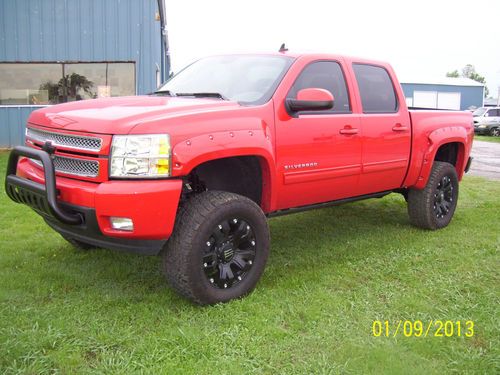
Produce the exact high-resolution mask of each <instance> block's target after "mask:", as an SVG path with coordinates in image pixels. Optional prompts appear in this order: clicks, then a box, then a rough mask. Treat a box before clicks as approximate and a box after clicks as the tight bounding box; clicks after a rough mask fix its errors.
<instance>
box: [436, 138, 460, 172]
mask: <svg viewBox="0 0 500 375" xmlns="http://www.w3.org/2000/svg"><path fill="white" fill-rule="evenodd" d="M459 146H460V144H459V143H458V142H454V143H446V144H444V145H442V146H441V147H439V149H438V150H437V152H436V157H435V158H434V160H435V161H445V162H447V163H450V164H453V165H454V166H455V167H456V166H457V159H458V151H459Z"/></svg>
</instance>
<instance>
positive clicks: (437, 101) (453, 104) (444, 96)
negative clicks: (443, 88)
mask: <svg viewBox="0 0 500 375" xmlns="http://www.w3.org/2000/svg"><path fill="white" fill-rule="evenodd" d="M460 97H461V96H460V93H459V92H438V91H414V92H413V106H414V107H417V108H434V109H455V110H460Z"/></svg>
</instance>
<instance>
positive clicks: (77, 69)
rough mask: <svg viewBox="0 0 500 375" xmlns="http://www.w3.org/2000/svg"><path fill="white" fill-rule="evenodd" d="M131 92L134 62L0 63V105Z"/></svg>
mask: <svg viewBox="0 0 500 375" xmlns="http://www.w3.org/2000/svg"><path fill="white" fill-rule="evenodd" d="M123 95H135V64H134V63H133V62H116V63H114V62H105V63H0V105H45V104H57V103H64V102H71V101H75V100H82V99H92V98H100V97H107V96H123Z"/></svg>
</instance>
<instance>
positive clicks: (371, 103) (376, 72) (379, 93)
mask: <svg viewBox="0 0 500 375" xmlns="http://www.w3.org/2000/svg"><path fill="white" fill-rule="evenodd" d="M353 68H354V74H355V75H356V81H357V82H358V88H359V93H360V95H361V102H362V104H363V112H365V113H381V112H382V113H383V112H396V111H397V109H398V102H397V99H396V93H395V92H394V86H393V85H392V81H391V78H390V77H389V73H387V71H386V70H385V69H384V68H381V67H378V66H373V65H364V64H354V65H353Z"/></svg>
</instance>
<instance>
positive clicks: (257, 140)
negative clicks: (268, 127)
mask: <svg viewBox="0 0 500 375" xmlns="http://www.w3.org/2000/svg"><path fill="white" fill-rule="evenodd" d="M238 156H256V157H257V158H258V159H259V162H260V166H261V170H262V179H263V181H261V182H262V209H263V210H264V212H269V211H271V209H272V207H274V206H275V204H276V203H275V202H276V196H275V193H274V191H275V190H276V189H275V186H276V173H275V168H274V167H273V166H274V165H275V163H276V161H275V158H274V153H273V145H272V141H271V138H270V136H269V135H267V134H266V132H265V131H260V130H234V131H219V132H213V133H210V134H203V135H198V136H195V137H192V138H189V139H187V140H184V141H181V142H178V143H177V144H176V145H174V146H173V148H172V160H171V163H172V176H173V177H175V176H187V175H189V173H191V172H192V171H193V169H194V168H196V167H197V166H199V165H201V164H203V163H206V162H208V161H212V160H217V159H223V158H231V157H238Z"/></svg>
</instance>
